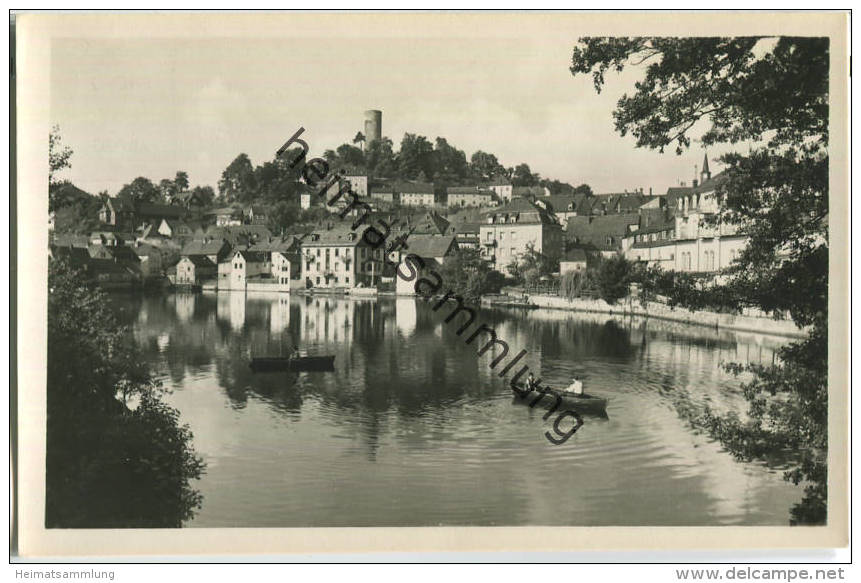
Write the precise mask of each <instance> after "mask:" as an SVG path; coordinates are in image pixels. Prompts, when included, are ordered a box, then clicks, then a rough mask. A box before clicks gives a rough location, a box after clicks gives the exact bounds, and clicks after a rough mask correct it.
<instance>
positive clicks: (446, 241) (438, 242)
mask: <svg viewBox="0 0 861 583" xmlns="http://www.w3.org/2000/svg"><path fill="white" fill-rule="evenodd" d="M456 245H457V243H456V242H455V236H454V235H410V236H409V237H407V248H406V251H407V252H408V253H413V254H415V255H418V256H419V257H445V256H446V255H447V254H448V252H449V250H450V249H451V248H452V247H453V246H456Z"/></svg>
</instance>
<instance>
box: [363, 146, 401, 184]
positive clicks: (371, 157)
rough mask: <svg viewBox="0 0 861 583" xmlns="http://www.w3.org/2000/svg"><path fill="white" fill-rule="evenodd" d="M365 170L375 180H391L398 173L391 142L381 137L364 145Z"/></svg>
mask: <svg viewBox="0 0 861 583" xmlns="http://www.w3.org/2000/svg"><path fill="white" fill-rule="evenodd" d="M365 168H366V169H367V171H368V174H370V175H372V176H374V177H376V178H392V177H394V176H395V174H396V173H397V171H398V165H397V160H396V159H395V152H394V150H393V149H392V140H390V139H389V138H386V137H383V138H380V139H379V140H374V141H373V142H370V143H368V144H366V145H365Z"/></svg>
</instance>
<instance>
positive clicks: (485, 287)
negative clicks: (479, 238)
mask: <svg viewBox="0 0 861 583" xmlns="http://www.w3.org/2000/svg"><path fill="white" fill-rule="evenodd" d="M439 275H440V277H441V278H442V281H443V282H444V284H443V285H444V286H445V287H446V288H448V289H451V290H452V291H454V292H455V293H457V294H458V295H460V296H461V297H462V298H463V299H464V301H467V302H473V303H475V302H478V301H479V300H480V299H481V296H482V294H488V293H498V292H499V290H500V289H501V288H502V285H503V283H504V279H505V278H504V277H503V275H502V274H501V273H499V272H496V271H493V270H492V269H491V268H490V266H489V265H488V264H487V261H485V260H484V259H482V258H481V255H480V253H479V252H478V250H477V249H459V250H458V251H456V252H455V253H454V254H453V255H452V256H451V257H447V258H446V260H445V263H443V264H442V266H441V267H440V269H439Z"/></svg>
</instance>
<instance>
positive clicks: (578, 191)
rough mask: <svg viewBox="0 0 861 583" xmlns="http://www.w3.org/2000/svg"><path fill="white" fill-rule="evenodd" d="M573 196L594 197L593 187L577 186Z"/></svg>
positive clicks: (586, 185)
mask: <svg viewBox="0 0 861 583" xmlns="http://www.w3.org/2000/svg"><path fill="white" fill-rule="evenodd" d="M571 194H585V195H586V196H592V187H591V186H589V185H588V184H581V185H580V186H575V187H574V190H573V191H572V193H571Z"/></svg>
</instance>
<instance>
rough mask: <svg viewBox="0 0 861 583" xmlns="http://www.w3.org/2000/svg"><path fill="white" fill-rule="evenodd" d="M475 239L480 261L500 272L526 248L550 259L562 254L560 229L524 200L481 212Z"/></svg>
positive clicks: (544, 213)
mask: <svg viewBox="0 0 861 583" xmlns="http://www.w3.org/2000/svg"><path fill="white" fill-rule="evenodd" d="M479 238H480V245H481V255H482V257H484V259H486V260H487V261H489V262H490V264H491V266H492V267H493V269H495V270H497V271H500V272H501V271H503V270H504V269H505V268H506V267H507V266H508V265H509V264H510V263H511V262H512V261H516V260H517V258H518V257H520V255H522V254H523V253H525V252H526V251H527V249H528V248H529V246H530V245H531V246H532V247H533V248H534V249H535V251H537V252H539V253H544V254H545V255H548V256H551V257H554V256H555V257H559V255H561V253H562V227H560V226H559V224H558V223H557V222H556V219H555V218H554V217H553V215H552V214H551V213H549V212H548V211H547V209H544V208H541V207H540V206H538V205H536V204H535V203H533V202H531V201H529V200H526V199H525V198H514V199H513V200H512V201H511V202H510V203H508V204H506V205H503V206H501V207H498V208H495V209H493V210H492V211H487V212H485V213H484V220H483V221H482V223H481V227H480V234H479Z"/></svg>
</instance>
